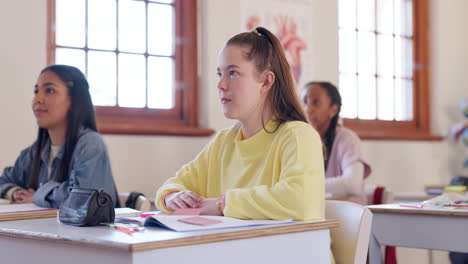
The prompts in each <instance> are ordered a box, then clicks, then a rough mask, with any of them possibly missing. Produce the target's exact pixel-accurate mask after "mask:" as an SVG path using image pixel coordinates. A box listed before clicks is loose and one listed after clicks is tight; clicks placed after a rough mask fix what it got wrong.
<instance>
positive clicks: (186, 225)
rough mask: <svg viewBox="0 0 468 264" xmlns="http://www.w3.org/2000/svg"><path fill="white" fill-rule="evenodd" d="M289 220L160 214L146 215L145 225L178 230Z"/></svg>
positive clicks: (281, 222)
mask: <svg viewBox="0 0 468 264" xmlns="http://www.w3.org/2000/svg"><path fill="white" fill-rule="evenodd" d="M293 222H294V221H293V220H291V219H289V220H241V219H237V218H232V217H226V216H208V215H203V216H194V215H162V214H155V215H152V216H148V217H147V218H146V220H145V226H160V227H164V228H167V229H171V230H174V231H178V232H184V231H197V230H209V229H221V228H234V227H249V226H261V225H280V224H291V223H293Z"/></svg>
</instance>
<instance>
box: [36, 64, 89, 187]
mask: <svg viewBox="0 0 468 264" xmlns="http://www.w3.org/2000/svg"><path fill="white" fill-rule="evenodd" d="M46 71H49V72H53V73H54V74H56V75H57V76H58V77H59V78H60V80H62V81H63V82H64V83H65V85H66V87H67V88H68V96H69V97H70V101H71V105H70V109H69V110H68V114H67V131H66V133H65V141H64V143H63V146H62V147H63V157H62V160H61V162H60V165H59V168H58V170H57V172H56V173H55V175H53V179H54V180H55V181H57V182H63V181H66V180H68V178H69V176H70V175H69V174H70V168H69V167H70V162H71V158H72V155H73V151H74V150H75V146H76V143H77V142H78V137H79V131H80V129H81V128H88V129H91V130H93V131H96V132H97V126H96V117H95V114H94V106H93V102H92V100H91V95H90V93H89V84H88V81H87V80H86V77H85V76H84V74H83V73H82V72H81V71H80V70H79V69H78V68H75V67H73V66H68V65H50V66H47V67H46V68H45V69H43V70H42V71H41V74H42V73H44V72H46ZM49 140H50V138H49V133H48V131H47V129H46V128H39V130H38V133H37V139H36V149H35V153H34V161H33V164H32V173H31V175H30V177H29V179H28V183H27V186H28V188H32V189H37V188H38V182H39V171H40V167H41V152H42V151H43V148H44V147H45V145H46V143H47V142H48V141H49Z"/></svg>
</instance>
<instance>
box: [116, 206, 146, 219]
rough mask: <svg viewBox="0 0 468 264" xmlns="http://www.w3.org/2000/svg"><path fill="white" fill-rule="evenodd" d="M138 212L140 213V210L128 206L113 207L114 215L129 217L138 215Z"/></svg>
mask: <svg viewBox="0 0 468 264" xmlns="http://www.w3.org/2000/svg"><path fill="white" fill-rule="evenodd" d="M140 214H141V211H139V210H135V209H132V208H128V207H122V208H115V217H131V216H139V215H140Z"/></svg>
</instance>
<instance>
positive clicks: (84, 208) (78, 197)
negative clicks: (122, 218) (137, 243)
mask: <svg viewBox="0 0 468 264" xmlns="http://www.w3.org/2000/svg"><path fill="white" fill-rule="evenodd" d="M114 219H115V210H114V203H113V202H112V198H111V197H110V195H109V194H107V193H106V192H104V191H102V190H101V191H98V190H94V189H84V188H73V189H72V190H71V192H70V195H69V196H68V197H67V199H65V201H64V202H63V203H62V205H61V206H60V208H59V220H60V222H62V223H64V224H67V225H74V226H95V225H99V224H100V223H112V222H114Z"/></svg>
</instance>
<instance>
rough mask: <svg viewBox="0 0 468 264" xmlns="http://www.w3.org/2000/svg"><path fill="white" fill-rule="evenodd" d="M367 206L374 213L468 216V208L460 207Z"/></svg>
mask: <svg viewBox="0 0 468 264" xmlns="http://www.w3.org/2000/svg"><path fill="white" fill-rule="evenodd" d="M367 207H368V208H369V210H371V211H372V213H390V214H413V215H434V216H459V217H468V209H459V208H443V207H442V208H438V207H437V208H433V207H430V208H410V207H402V206H400V205H399V204H381V205H369V206H367Z"/></svg>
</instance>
